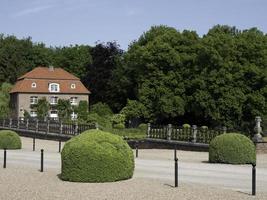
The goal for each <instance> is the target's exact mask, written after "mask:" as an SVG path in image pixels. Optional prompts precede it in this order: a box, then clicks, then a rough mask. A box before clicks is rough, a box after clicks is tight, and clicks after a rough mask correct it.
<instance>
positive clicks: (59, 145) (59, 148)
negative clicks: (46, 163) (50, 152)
mask: <svg viewBox="0 0 267 200" xmlns="http://www.w3.org/2000/svg"><path fill="white" fill-rule="evenodd" d="M60 152H61V139H59V141H58V153H60Z"/></svg>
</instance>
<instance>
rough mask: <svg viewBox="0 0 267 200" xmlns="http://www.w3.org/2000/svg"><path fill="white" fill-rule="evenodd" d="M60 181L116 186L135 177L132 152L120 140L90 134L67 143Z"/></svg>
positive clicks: (63, 154) (95, 131) (103, 135)
mask: <svg viewBox="0 0 267 200" xmlns="http://www.w3.org/2000/svg"><path fill="white" fill-rule="evenodd" d="M61 162H62V165H61V175H60V177H61V179H62V180H66V181H73V182H113V181H118V180H124V179H129V178H131V177H132V176H133V171H134V156H133V152H132V149H131V148H130V147H129V145H128V144H127V143H126V142H125V141H124V140H123V139H122V138H121V137H120V136H117V135H114V134H111V133H108V132H103V131H100V130H88V131H85V132H83V133H82V134H80V135H78V136H75V137H73V138H72V139H70V140H69V141H68V142H66V143H65V145H64V148H63V150H62V153H61Z"/></svg>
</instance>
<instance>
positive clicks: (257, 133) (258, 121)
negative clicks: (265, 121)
mask: <svg viewBox="0 0 267 200" xmlns="http://www.w3.org/2000/svg"><path fill="white" fill-rule="evenodd" d="M261 121H262V120H261V117H259V116H257V117H256V118H255V122H256V126H255V128H254V131H255V134H254V137H253V138H252V140H253V141H254V142H262V136H261V133H262V128H261Z"/></svg>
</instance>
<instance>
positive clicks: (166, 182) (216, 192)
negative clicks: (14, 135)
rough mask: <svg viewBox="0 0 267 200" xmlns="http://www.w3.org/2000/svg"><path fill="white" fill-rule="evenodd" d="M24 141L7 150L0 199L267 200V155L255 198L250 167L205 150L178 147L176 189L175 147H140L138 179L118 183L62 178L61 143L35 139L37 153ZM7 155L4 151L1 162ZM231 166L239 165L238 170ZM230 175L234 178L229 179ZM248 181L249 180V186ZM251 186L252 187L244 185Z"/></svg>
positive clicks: (0, 177)
mask: <svg viewBox="0 0 267 200" xmlns="http://www.w3.org/2000/svg"><path fill="white" fill-rule="evenodd" d="M22 144H23V149H22V150H15V151H8V162H7V168H6V169H3V168H2V166H1V168H0V200H31V199H36V200H42V199H46V200H50V199H51V200H57V199H60V200H61V199H62V200H63V199H64V200H68V199H70V200H71V199H76V200H80V199H81V200H83V199H114V200H115V199H130V200H131V199H144V200H149V199H153V200H157V199H179V200H183V199H194V200H195V199H196V200H198V199H199V200H202V199H203V200H204V199H205V200H206V199H212V200H216V199H228V200H231V199H245V200H246V199H262V200H267V191H266V188H267V184H266V183H267V178H266V177H267V170H266V168H267V163H266V160H267V159H266V158H267V155H266V154H260V155H259V156H258V161H257V162H258V163H257V167H259V170H258V171H259V172H258V173H260V177H257V181H258V182H259V184H258V185H259V189H258V188H257V190H258V191H257V196H256V197H253V196H251V190H250V187H251V181H250V178H251V177H250V174H249V175H248V177H247V178H243V176H244V174H246V173H247V172H250V170H251V168H250V167H248V166H232V165H211V164H208V163H206V161H207V159H208V154H207V153H205V152H187V151H178V156H179V172H180V171H181V178H180V176H179V178H180V179H179V187H178V188H174V187H173V167H172V165H173V151H170V150H141V151H140V152H139V158H137V159H136V169H135V173H134V177H133V178H132V179H130V180H126V181H119V182H115V183H72V182H64V181H61V180H60V179H59V178H58V175H59V174H60V154H59V153H57V151H58V143H57V142H54V141H45V140H36V152H32V139H29V138H23V139H22ZM62 146H63V144H62ZM41 148H44V149H45V171H44V172H43V173H41V172H39V170H38V169H39V167H40V151H39V150H40V149H41ZM2 155H3V153H2V151H0V159H1V160H0V164H1V165H2V160H3V158H2V157H3V156H2ZM180 160H181V162H180ZM232 168H234V169H235V170H234V172H232V171H233V170H232ZM230 172H231V173H230ZM228 173H229V174H228ZM243 173H244V174H243ZM235 174H236V177H235ZM213 176H214V178H212V177H213ZM229 176H230V177H232V178H231V179H229ZM241 177H242V178H241ZM218 182H221V184H219V183H218ZM243 182H245V184H244V185H243ZM246 185H248V188H249V189H248V188H245V186H246ZM230 186H231V188H232V186H236V188H234V189H225V188H229V187H230ZM240 188H241V189H240Z"/></svg>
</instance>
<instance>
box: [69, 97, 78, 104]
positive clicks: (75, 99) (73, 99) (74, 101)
mask: <svg viewBox="0 0 267 200" xmlns="http://www.w3.org/2000/svg"><path fill="white" fill-rule="evenodd" d="M77 99H78V98H77V97H71V98H70V104H71V105H77V104H78V101H77Z"/></svg>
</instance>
